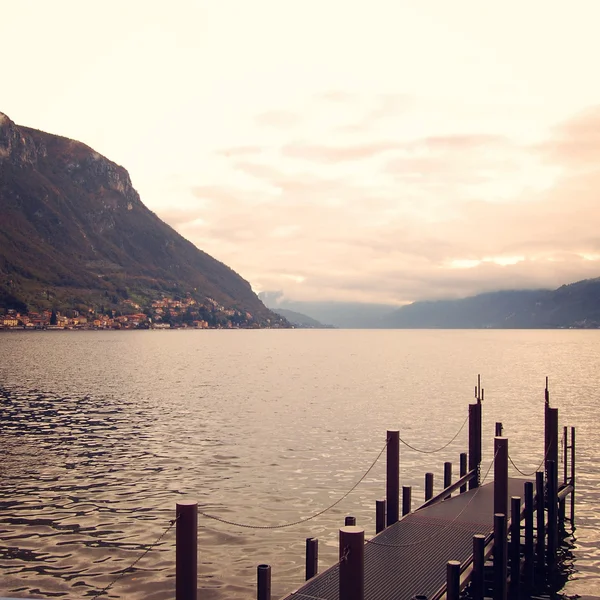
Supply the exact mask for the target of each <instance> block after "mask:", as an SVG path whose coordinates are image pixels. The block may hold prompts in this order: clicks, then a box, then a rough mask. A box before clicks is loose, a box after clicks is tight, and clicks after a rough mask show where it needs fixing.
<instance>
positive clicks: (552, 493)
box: [548, 409, 558, 569]
mask: <svg viewBox="0 0 600 600" xmlns="http://www.w3.org/2000/svg"><path fill="white" fill-rule="evenodd" d="M551 410H552V409H551ZM556 471H557V468H556V463H555V462H554V461H553V460H550V461H548V566H549V567H550V568H551V569H553V568H554V565H555V564H556V551H557V548H558V497H557V496H558V490H557V486H556V480H557V473H556Z"/></svg>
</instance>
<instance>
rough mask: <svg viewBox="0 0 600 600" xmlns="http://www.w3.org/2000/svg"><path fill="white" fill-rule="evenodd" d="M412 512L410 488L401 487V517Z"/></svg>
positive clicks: (406, 486) (408, 486)
mask: <svg viewBox="0 0 600 600" xmlns="http://www.w3.org/2000/svg"><path fill="white" fill-rule="evenodd" d="M411 510H412V487H411V486H410V485H403V486H402V516H403V517H404V516H405V515H408V514H409V513H410V511H411Z"/></svg>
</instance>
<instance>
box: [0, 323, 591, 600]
mask: <svg viewBox="0 0 600 600" xmlns="http://www.w3.org/2000/svg"><path fill="white" fill-rule="evenodd" d="M0 349H1V350H2V354H1V359H0V390H1V391H0V418H1V422H2V430H1V438H0V452H1V453H2V460H1V462H0V476H1V478H2V489H3V494H2V498H1V500H0V572H1V574H2V577H1V578H0V593H1V594H4V595H11V596H43V597H54V596H56V597H67V596H68V597H69V598H76V597H81V598H85V597H89V598H91V597H94V596H95V595H97V594H98V593H99V592H100V591H101V590H102V589H103V588H104V587H105V586H106V585H108V584H109V583H110V582H112V581H113V580H114V579H115V578H116V577H117V576H119V574H122V573H123V570H124V569H126V568H127V567H128V566H129V565H131V564H132V563H133V562H134V561H135V560H136V559H138V558H139V557H140V556H141V555H142V554H143V553H144V552H145V551H147V550H150V551H149V552H148V553H147V555H145V556H144V557H143V559H141V560H140V561H139V562H138V563H137V564H136V566H135V569H134V570H132V571H127V572H126V573H125V574H124V575H123V576H122V577H121V578H120V579H119V581H117V582H116V583H115V584H114V586H113V587H112V588H111V589H110V590H109V592H108V593H107V594H105V595H104V597H112V598H125V597H127V598H134V599H136V598H142V597H144V598H151V599H156V600H159V599H160V600H162V599H166V598H171V597H172V596H173V592H174V580H173V575H174V548H173V545H174V532H173V530H170V531H169V532H168V533H167V534H166V535H164V537H163V538H162V539H161V541H160V543H159V544H158V545H157V546H155V547H152V544H153V543H154V542H155V541H156V540H157V539H158V538H159V537H160V536H161V534H163V533H164V532H165V530H166V529H167V528H168V527H169V521H170V519H172V517H173V513H174V507H175V503H176V502H177V501H178V500H180V499H182V498H186V499H189V498H193V499H195V500H198V502H199V503H200V507H201V509H202V510H204V511H205V512H208V513H211V514H217V515H220V516H222V517H223V518H225V519H228V520H232V521H237V522H243V523H249V524H254V525H273V524H280V523H284V522H287V521H292V520H297V519H301V518H305V517H307V516H309V515H311V514H314V513H316V512H318V511H320V510H322V509H323V508H324V507H326V506H328V505H329V504H331V503H333V502H334V501H335V500H336V499H337V498H339V497H340V496H341V495H342V494H343V493H345V492H346V491H347V490H348V489H350V488H351V487H352V486H353V485H354V484H355V483H356V481H357V480H358V478H359V477H360V476H361V475H362V474H363V473H364V472H365V470H366V469H367V468H368V467H369V465H370V464H371V463H372V462H373V460H374V459H375V457H376V456H377V454H378V453H379V451H380V450H381V448H382V446H383V443H384V438H385V431H386V429H396V428H399V429H400V432H401V436H402V437H403V438H404V439H406V440H407V441H409V442H413V444H414V445H415V446H417V447H422V448H424V449H426V448H433V447H436V446H440V445H442V444H443V443H444V442H446V441H448V440H449V439H451V438H452V436H453V435H454V434H455V433H456V431H458V429H459V428H460V426H461V425H462V423H463V421H464V418H465V416H466V411H467V404H468V402H469V401H470V398H471V396H472V389H473V384H474V377H475V375H476V373H478V372H481V373H483V377H484V379H483V381H484V384H485V388H486V401H485V405H484V431H485V438H484V465H485V466H484V468H483V469H482V470H483V471H485V469H486V468H487V465H488V463H489V461H490V460H491V458H492V452H491V449H492V436H493V431H494V423H495V422H496V421H503V423H504V427H505V429H504V431H505V434H506V435H507V436H508V437H509V440H510V442H509V443H510V453H511V456H512V457H513V459H514V460H515V462H516V464H517V466H519V467H520V468H522V469H523V470H532V469H534V468H535V467H536V466H537V465H538V463H539V461H540V460H541V457H542V454H543V453H542V444H543V383H544V378H545V376H546V375H549V376H550V381H551V391H552V394H551V402H552V404H553V406H558V407H559V410H560V417H561V425H562V424H563V423H564V424H569V425H575V426H577V450H578V452H577V458H578V481H577V482H578V487H577V512H576V520H577V526H578V529H577V530H576V531H575V535H574V537H573V540H572V548H570V549H569V550H568V552H572V555H573V556H574V560H571V559H570V558H569V556H568V555H567V556H566V558H568V560H566V565H567V567H568V568H567V569H566V570H565V573H564V574H565V576H567V577H568V579H569V580H568V581H567V583H566V585H565V588H564V589H565V592H566V593H568V594H599V595H600V585H599V582H598V573H599V563H598V561H599V556H600V539H599V537H600V536H599V535H598V514H597V510H596V507H597V505H598V490H597V481H598V476H599V467H598V465H597V460H596V457H597V454H598V446H599V441H598V438H597V435H596V432H595V429H594V423H595V421H596V419H597V417H598V413H599V408H598V402H597V397H596V396H595V394H596V390H597V389H598V384H599V383H600V382H599V381H598V379H600V375H598V374H597V372H596V365H597V364H598V359H599V358H600V337H598V333H597V332H583V331H549V332H546V331H525V332H522V331H520V332H503V331H497V332H491V331H464V332H454V331H235V332H216V331H208V332H203V331H202V332H200V331H198V332H197V331H190V332H152V331H149V332H69V333H62V332H40V333H37V332H36V333H6V334H2V335H1V336H0ZM466 437H467V432H466V428H465V430H463V431H462V432H461V434H460V435H459V436H458V438H457V439H456V441H455V442H453V443H452V444H450V446H449V447H448V448H446V449H445V450H444V451H442V452H440V453H439V454H435V455H428V454H419V453H415V452H413V451H411V450H409V449H407V448H406V447H404V446H403V447H402V451H401V477H402V484H403V485H412V486H413V487H414V489H413V498H414V502H415V503H416V502H417V501H419V500H420V499H421V498H422V494H423V479H422V478H423V473H424V472H425V471H433V472H435V473H436V478H437V482H436V489H439V484H440V483H441V479H442V478H441V474H442V467H443V462H444V461H447V460H451V461H454V462H455V463H457V462H458V460H457V459H458V454H459V453H460V452H462V451H464V450H466ZM384 481H385V465H384V462H383V461H382V460H381V461H379V462H378V463H377V465H376V466H375V468H374V469H373V470H372V471H371V472H370V473H369V475H368V477H367V478H366V479H365V481H364V482H362V483H361V484H360V486H359V487H358V488H357V489H356V490H355V491H354V492H352V494H350V496H349V497H348V498H346V499H345V500H344V501H343V502H341V503H340V504H339V505H338V506H336V507H335V508H334V509H332V510H331V511H329V512H327V513H326V514H325V515H323V516H321V517H319V518H317V519H315V520H312V521H309V522H307V523H304V524H302V525H299V526H297V527H294V528H290V529H275V530H261V529H239V528H234V527H230V526H227V525H223V524H221V523H218V522H215V521H208V520H206V519H202V518H201V520H200V531H199V545H200V550H199V576H200V586H201V587H202V588H203V597H204V598H208V599H211V598H215V599H221V598H250V597H254V596H255V591H254V584H255V576H256V565H257V564H259V563H263V562H267V563H270V564H271V565H272V568H273V595H274V596H275V597H276V596H280V595H283V594H284V593H285V592H287V591H290V590H291V589H293V588H295V587H298V586H299V585H300V584H301V583H302V578H303V571H304V543H305V542H304V540H305V538H306V537H309V536H314V537H318V538H319V540H320V548H319V550H320V552H319V554H320V567H321V569H323V568H324V567H325V566H327V565H329V564H331V563H333V562H334V561H335V559H336V556H337V529H338V527H339V526H340V525H341V524H343V520H344V516H345V515H346V514H353V515H355V516H356V517H357V520H358V522H359V523H361V524H363V525H364V526H365V528H366V530H367V535H371V534H372V533H373V532H374V531H373V530H374V516H375V510H374V509H375V500H376V499H377V498H380V497H382V496H383V494H384V490H385V483H384Z"/></svg>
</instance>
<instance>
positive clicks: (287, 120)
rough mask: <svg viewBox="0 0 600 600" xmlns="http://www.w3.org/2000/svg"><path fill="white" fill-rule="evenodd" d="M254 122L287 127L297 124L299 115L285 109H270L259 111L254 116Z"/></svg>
mask: <svg viewBox="0 0 600 600" xmlns="http://www.w3.org/2000/svg"><path fill="white" fill-rule="evenodd" d="M255 121H256V123H258V125H261V126H263V127H274V128H284V129H285V128H288V127H292V126H293V125H297V124H298V123H300V121H301V117H300V116H299V115H297V114H295V113H293V112H290V111H286V110H270V111H267V112H263V113H260V114H259V115H257V116H256V118H255Z"/></svg>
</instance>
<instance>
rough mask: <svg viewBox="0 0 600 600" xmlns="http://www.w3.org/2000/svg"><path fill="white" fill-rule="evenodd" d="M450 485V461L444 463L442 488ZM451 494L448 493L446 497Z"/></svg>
mask: <svg viewBox="0 0 600 600" xmlns="http://www.w3.org/2000/svg"><path fill="white" fill-rule="evenodd" d="M451 485H452V463H451V462H445V463H444V489H446V488H447V487H450V486H451ZM451 496H452V494H448V495H447V496H446V498H450V497H451Z"/></svg>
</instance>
